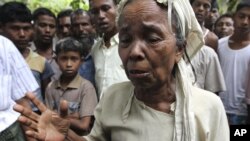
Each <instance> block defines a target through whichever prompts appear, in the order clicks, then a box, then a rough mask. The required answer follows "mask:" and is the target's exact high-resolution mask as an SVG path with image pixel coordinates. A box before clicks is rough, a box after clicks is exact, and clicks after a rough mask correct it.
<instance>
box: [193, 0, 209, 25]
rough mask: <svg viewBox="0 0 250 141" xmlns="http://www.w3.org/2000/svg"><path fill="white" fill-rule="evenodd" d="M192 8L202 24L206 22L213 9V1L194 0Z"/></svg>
mask: <svg viewBox="0 0 250 141" xmlns="http://www.w3.org/2000/svg"><path fill="white" fill-rule="evenodd" d="M192 7H193V10H194V13H195V16H196V19H197V20H198V22H199V23H200V24H202V23H203V22H204V21H205V18H206V17H207V16H208V13H209V11H210V8H211V0H194V2H193V3H192Z"/></svg>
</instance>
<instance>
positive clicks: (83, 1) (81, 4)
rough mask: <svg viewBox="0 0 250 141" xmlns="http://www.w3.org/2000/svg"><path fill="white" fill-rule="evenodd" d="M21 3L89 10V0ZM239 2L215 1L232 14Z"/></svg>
mask: <svg viewBox="0 0 250 141" xmlns="http://www.w3.org/2000/svg"><path fill="white" fill-rule="evenodd" d="M9 1H13V0H0V4H3V3H5V2H9ZM14 1H21V2H24V3H25V4H27V6H28V7H29V8H30V9H31V10H32V11H33V10H34V9H36V8H38V7H47V8H49V9H50V10H52V11H53V12H54V13H56V14H57V13H58V12H59V11H61V10H63V9H69V8H72V9H77V8H83V9H85V10H88V9H89V3H88V1H89V0H14ZM240 1H241V0H217V3H218V7H219V12H220V13H221V14H222V13H225V12H233V11H234V10H235V8H236V6H237V4H238V3H239V2H240Z"/></svg>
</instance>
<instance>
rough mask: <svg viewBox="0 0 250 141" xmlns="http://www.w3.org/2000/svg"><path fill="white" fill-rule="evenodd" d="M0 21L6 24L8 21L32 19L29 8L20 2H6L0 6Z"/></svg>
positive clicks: (27, 20)
mask: <svg viewBox="0 0 250 141" xmlns="http://www.w3.org/2000/svg"><path fill="white" fill-rule="evenodd" d="M0 17H1V18H0V23H2V24H6V23H9V22H16V21H19V22H28V23H31V21H32V14H31V11H30V9H29V8H28V7H27V6H26V5H25V4H24V3H21V2H15V1H13V2H7V3H5V4H4V5H2V6H1V8H0Z"/></svg>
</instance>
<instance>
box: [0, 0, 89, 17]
mask: <svg viewBox="0 0 250 141" xmlns="http://www.w3.org/2000/svg"><path fill="white" fill-rule="evenodd" d="M10 1H19V2H23V3H25V4H26V5H27V6H28V7H29V8H30V9H31V11H34V10H35V9H36V8H39V7H46V8H49V9H50V10H51V11H53V12H54V13H55V14H57V13H58V12H60V11H61V10H63V9H78V8H83V9H85V10H88V9H89V4H88V0H0V4H3V3H5V2H10Z"/></svg>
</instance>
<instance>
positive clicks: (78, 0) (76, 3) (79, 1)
mask: <svg viewBox="0 0 250 141" xmlns="http://www.w3.org/2000/svg"><path fill="white" fill-rule="evenodd" d="M70 6H71V7H72V9H74V10H75V9H79V8H82V9H84V10H89V5H88V4H87V3H86V2H85V1H84V0H73V1H72V2H71V3H70Z"/></svg>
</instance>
